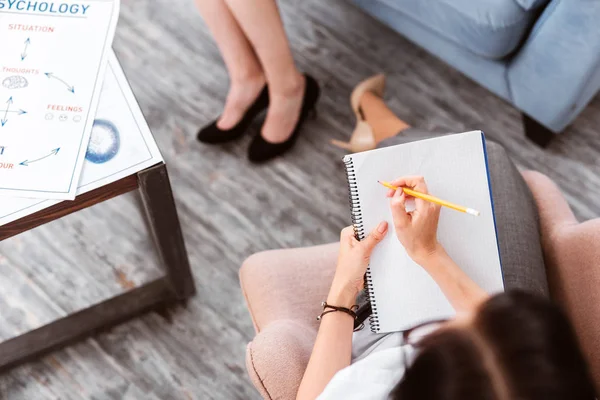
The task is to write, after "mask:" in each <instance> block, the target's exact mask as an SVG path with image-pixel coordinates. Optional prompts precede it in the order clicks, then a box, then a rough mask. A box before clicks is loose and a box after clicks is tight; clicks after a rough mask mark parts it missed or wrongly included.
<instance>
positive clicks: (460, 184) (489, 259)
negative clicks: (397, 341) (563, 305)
mask: <svg viewBox="0 0 600 400" xmlns="http://www.w3.org/2000/svg"><path fill="white" fill-rule="evenodd" d="M344 163H345V164H346V172H347V176H348V186H349V191H350V203H351V205H350V206H351V213H352V222H353V224H354V229H355V232H356V234H357V237H358V239H359V240H362V239H363V238H364V237H365V235H366V234H367V233H368V232H370V231H371V230H373V229H374V228H375V227H376V226H377V225H378V224H379V222H381V221H388V223H389V226H390V230H389V232H388V234H387V235H386V237H385V238H384V239H383V241H382V242H381V243H380V244H379V245H377V247H376V248H375V250H374V251H373V254H372V256H371V262H370V265H369V268H368V270H367V275H366V287H367V292H368V295H369V300H370V302H371V307H372V310H373V313H372V315H371V317H370V325H371V330H372V331H373V332H375V333H385V332H395V331H403V330H406V329H409V328H411V327H412V326H415V325H417V324H419V323H422V322H427V321H431V320H436V319H441V318H450V317H452V316H453V315H454V314H455V312H454V309H453V308H452V306H451V305H450V303H449V302H448V300H447V299H446V298H445V297H444V295H443V293H442V291H441V290H440V288H439V287H438V286H437V284H436V283H435V282H434V281H433V279H432V278H431V277H430V276H429V275H428V274H427V273H426V272H425V271H424V270H423V268H421V267H420V266H419V265H417V264H416V263H415V262H414V261H413V260H412V259H411V258H410V257H408V255H407V254H406V251H405V250H404V248H403V247H402V245H401V244H400V242H399V241H398V239H397V238H396V235H395V232H394V230H393V228H392V227H393V219H392V214H391V211H390V207H389V200H388V199H387V198H386V192H387V190H388V189H386V188H384V187H382V186H381V185H380V184H379V183H377V181H378V180H384V181H386V180H387V181H391V180H394V179H395V178H398V177H401V176H411V175H420V176H424V177H425V180H426V182H427V186H428V188H429V192H430V193H431V194H433V195H435V196H436V197H439V198H442V199H444V200H448V201H451V202H453V203H457V204H461V205H464V206H467V207H471V208H474V209H476V210H478V211H480V212H481V215H480V216H479V217H474V216H471V215H468V214H463V213H461V212H457V211H454V210H450V209H447V208H442V211H441V213H440V221H439V226H438V240H439V241H440V243H441V244H442V245H443V246H444V248H445V249H446V251H447V252H448V254H449V255H450V256H451V257H452V259H453V260H454V261H455V262H456V263H457V264H458V265H459V266H460V267H461V268H462V270H463V271H465V272H466V273H467V275H469V276H470V277H471V278H472V279H473V280H474V281H475V282H476V283H477V284H479V285H480V286H481V287H482V288H483V289H484V290H486V291H487V292H488V293H490V294H493V293H497V292H501V291H503V290H504V284H503V279H502V268H501V262H500V253H499V249H498V242H497V237H496V224H495V219H494V205H493V201H492V197H491V188H490V184H489V174H488V167H487V155H486V148H485V137H484V135H483V132H481V131H474V132H467V133H461V134H455V135H448V136H442V137H439V138H435V139H428V140H422V141H418V142H412V143H407V144H401V145H397V146H392V147H386V148H382V149H378V150H372V151H366V152H363V153H357V154H352V155H348V156H346V157H344ZM408 207H410V205H408V204H407V208H408Z"/></svg>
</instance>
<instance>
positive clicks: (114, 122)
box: [0, 54, 162, 225]
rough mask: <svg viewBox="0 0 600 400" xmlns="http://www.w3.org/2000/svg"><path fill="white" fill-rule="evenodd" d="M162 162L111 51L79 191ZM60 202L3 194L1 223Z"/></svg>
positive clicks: (83, 191)
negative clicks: (4, 195)
mask: <svg viewBox="0 0 600 400" xmlns="http://www.w3.org/2000/svg"><path fill="white" fill-rule="evenodd" d="M160 162H162V157H161V155H160V152H159V150H158V147H157V146H156V142H155V141H154V138H153V137H152V133H151V132H150V129H149V128H148V124H147V123H146V121H145V119H144V116H143V115H142V112H141V110H140V108H139V106H138V104H137V102H136V100H135V97H134V96H133V93H132V91H131V88H130V87H129V84H128V82H127V79H126V78H125V75H124V73H123V70H122V69H121V67H120V66H119V62H118V61H117V58H116V57H115V56H114V54H111V55H110V57H109V64H108V70H107V72H106V79H105V80H104V86H103V88H102V93H101V96H100V104H99V106H98V114H97V116H96V120H95V123H94V128H93V130H92V135H91V139H90V142H89V147H88V150H87V153H86V155H85V163H84V165H83V173H82V174H81V181H80V183H79V188H78V190H77V194H78V195H79V194H82V193H86V192H89V191H90V190H93V189H96V188H99V187H101V186H104V185H108V184H109V183H112V182H115V181H117V180H119V179H121V178H124V177H126V176H129V175H132V174H135V173H136V172H138V171H141V170H143V169H145V168H148V167H150V166H152V165H156V164H158V163H160ZM57 203H60V200H58V201H57V200H40V199H24V198H16V197H0V225H5V224H7V223H9V222H12V221H15V220H17V219H19V218H22V217H25V216H27V215H30V214H33V213H34V212H37V211H39V210H42V209H44V208H47V207H50V206H52V205H54V204H57Z"/></svg>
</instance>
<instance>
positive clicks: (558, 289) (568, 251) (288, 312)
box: [240, 172, 600, 399]
mask: <svg viewBox="0 0 600 400" xmlns="http://www.w3.org/2000/svg"><path fill="white" fill-rule="evenodd" d="M523 176H524V177H525V180H526V181H527V184H528V185H529V187H530V188H531V191H532V192H533V195H534V197H535V200H536V203H537V205H538V208H539V212H540V220H541V231H542V238H541V241H542V246H543V248H544V256H545V260H546V268H547V272H548V279H549V285H550V291H551V295H552V297H553V298H554V299H555V300H556V301H557V302H559V303H560V304H562V305H563V306H564V308H565V309H566V310H567V312H568V314H569V315H570V317H571V319H572V321H573V323H574V325H575V329H576V331H577V334H578V336H579V338H580V340H581V344H582V346H583V350H584V352H585V354H586V355H587V356H588V360H589V362H590V363H591V366H592V372H593V375H594V379H595V381H596V384H597V387H598V388H600V290H599V289H598V288H600V219H595V220H592V221H587V222H584V223H578V222H577V220H576V219H575V217H574V215H573V213H572V212H571V209H570V208H569V206H568V204H567V202H566V200H565V199H564V197H563V196H562V194H561V193H560V190H559V189H558V187H557V186H556V185H555V184H554V183H553V182H552V181H551V180H550V179H549V178H547V177H546V176H544V175H542V174H540V173H537V172H525V173H523ZM337 251H338V244H337V243H332V244H328V245H322V246H315V247H307V248H301V249H287V250H272V251H265V252H262V253H258V254H255V255H253V256H251V257H249V258H248V259H247V260H246V261H245V262H244V264H243V265H242V268H241V269H240V282H241V286H242V290H243V292H244V296H245V298H246V301H247V303H248V309H249V311H250V315H251V317H252V321H253V323H254V327H255V329H256V332H257V334H256V337H255V338H254V340H253V341H252V342H250V343H249V344H248V347H247V350H246V366H247V368H248V373H249V374H250V378H251V380H252V382H253V383H254V385H255V386H256V388H257V389H258V391H259V392H260V393H261V394H262V396H263V397H264V398H265V399H294V398H295V396H296V392H297V390H298V386H299V385H300V381H301V380H302V375H303V373H304V369H305V368H306V365H307V363H308V359H309V357H310V353H311V350H312V347H313V344H314V341H315V337H316V334H317V329H318V325H317V321H316V319H315V317H316V315H318V314H319V312H320V306H319V303H320V302H321V301H322V300H323V299H325V297H326V296H327V291H328V289H329V286H330V284H331V280H332V278H333V273H334V269H335V263H336V259H337Z"/></svg>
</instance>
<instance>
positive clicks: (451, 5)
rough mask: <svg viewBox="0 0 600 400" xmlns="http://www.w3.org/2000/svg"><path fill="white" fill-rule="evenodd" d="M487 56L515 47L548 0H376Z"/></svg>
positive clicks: (502, 54)
mask: <svg viewBox="0 0 600 400" xmlns="http://www.w3.org/2000/svg"><path fill="white" fill-rule="evenodd" d="M377 1H380V2H381V3H383V4H385V5H387V6H388V7H390V8H393V9H395V10H397V11H398V12H400V13H402V14H405V15H406V16H407V17H409V18H411V19H413V20H415V21H416V22H418V23H420V24H422V25H423V26H425V27H427V28H428V29H431V30H433V31H435V32H437V33H438V34H439V35H442V36H443V37H445V38H446V39H448V40H450V41H453V42H455V43H457V44H458V45H460V46H463V47H465V48H466V49H468V50H470V51H471V52H473V53H475V54H477V55H479V56H482V57H486V58H491V59H499V58H502V57H504V56H506V55H508V54H510V53H511V52H512V51H513V50H515V49H516V48H517V46H518V45H519V44H520V43H521V41H522V40H523V37H524V36H525V34H526V33H527V32H528V30H529V28H530V27H531V25H532V24H533V22H534V21H535V19H536V16H537V9H536V7H537V6H540V5H542V4H543V3H545V2H547V1H548V0H476V1H473V0H428V1H423V0H377Z"/></svg>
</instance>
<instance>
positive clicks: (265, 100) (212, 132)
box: [196, 85, 269, 144]
mask: <svg viewBox="0 0 600 400" xmlns="http://www.w3.org/2000/svg"><path fill="white" fill-rule="evenodd" d="M267 107H269V90H268V88H267V86H266V85H265V87H264V88H263V90H262V91H261V92H260V94H259V95H258V97H257V98H256V100H254V103H253V104H252V105H251V106H250V108H249V109H248V110H247V111H246V113H245V114H244V116H243V118H242V119H241V121H240V122H238V123H237V125H236V126H234V127H233V128H231V129H227V130H222V129H219V128H218V127H217V121H213V122H212V123H211V124H210V125H208V126H205V127H204V128H202V129H200V131H198V135H197V136H196V138H197V139H198V141H199V142H202V143H207V144H217V143H225V142H230V141H232V140H235V139H238V138H240V137H242V136H243V135H244V133H246V131H247V130H248V128H249V127H250V124H251V123H252V121H253V120H254V118H256V116H257V115H258V114H260V113H261V112H262V111H264V110H265V109H267Z"/></svg>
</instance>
